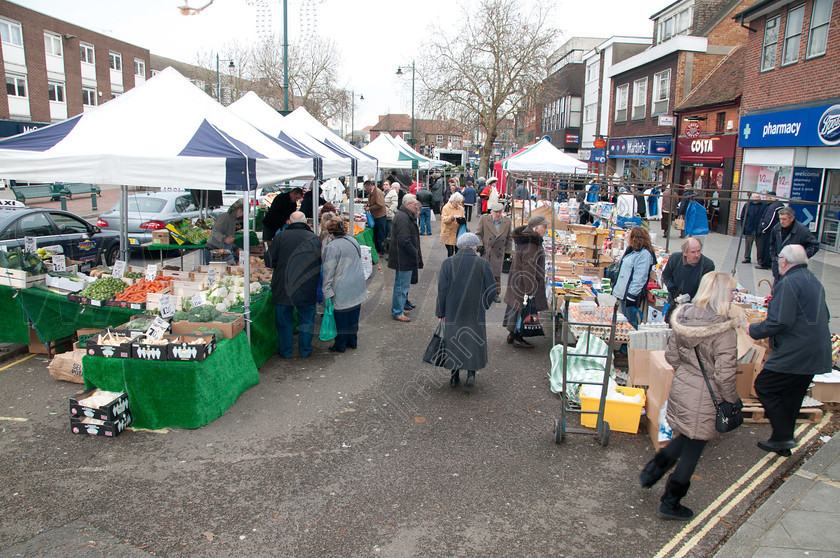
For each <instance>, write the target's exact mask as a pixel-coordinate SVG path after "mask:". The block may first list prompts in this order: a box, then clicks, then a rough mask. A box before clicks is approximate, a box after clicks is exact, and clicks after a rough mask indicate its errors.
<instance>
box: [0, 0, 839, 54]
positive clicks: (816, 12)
mask: <svg viewBox="0 0 840 558" xmlns="http://www.w3.org/2000/svg"><path fill="white" fill-rule="evenodd" d="M831 1H832V0H814V7H813V9H812V10H811V30H810V31H809V32H808V52H807V53H806V54H805V58H811V57H812V56H821V55H823V54H825V44H826V42H827V40H828V21H829V20H830V19H831ZM3 40H4V41H5V40H6V39H3Z"/></svg>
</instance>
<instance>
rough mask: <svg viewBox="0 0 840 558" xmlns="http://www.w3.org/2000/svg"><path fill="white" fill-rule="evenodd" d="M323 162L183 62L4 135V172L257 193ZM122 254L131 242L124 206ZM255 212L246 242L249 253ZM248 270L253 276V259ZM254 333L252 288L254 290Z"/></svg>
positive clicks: (0, 150) (0, 164)
mask: <svg viewBox="0 0 840 558" xmlns="http://www.w3.org/2000/svg"><path fill="white" fill-rule="evenodd" d="M316 164H317V161H316V160H315V159H313V158H312V157H306V156H301V155H300V154H297V153H293V152H290V151H289V150H288V149H286V148H284V147H283V146H282V145H281V144H280V143H279V142H277V141H275V140H273V139H272V138H270V137H268V136H267V135H265V134H264V133H262V132H260V131H259V130H257V129H256V128H254V127H253V126H251V125H250V124H248V123H247V122H245V121H244V120H242V119H241V118H239V117H238V116H236V115H234V114H233V113H231V112H230V111H228V110H227V109H225V108H224V107H223V106H222V105H220V104H219V103H217V102H216V101H214V100H213V99H211V98H210V97H208V96H207V95H206V94H205V93H203V92H201V91H200V90H199V89H198V88H197V87H195V86H194V85H193V84H192V83H190V81H189V80H187V79H186V78H184V77H183V76H182V75H181V74H179V73H178V72H177V71H176V70H174V69H173V68H167V69H165V70H164V71H162V72H161V73H160V74H158V75H157V76H155V77H153V78H151V79H150V80H148V81H146V82H145V83H144V84H142V85H140V86H138V87H135V88H133V89H131V90H129V91H128V92H126V93H125V94H123V95H120V96H119V97H117V98H116V99H113V100H111V101H109V102H107V103H106V104H104V105H102V106H100V107H97V108H96V109H94V110H91V111H89V112H85V113H83V114H81V115H78V116H75V117H73V118H71V119H68V120H66V121H64V122H59V123H57V124H53V125H50V126H46V127H44V128H39V129H37V130H33V131H31V132H27V133H25V134H20V135H17V136H13V137H11V138H7V139H4V140H0V176H2V177H3V178H7V179H16V180H29V181H38V182H56V181H64V182H87V183H92V184H116V185H120V186H121V187H122V192H121V197H120V204H121V206H122V208H123V209H124V208H125V203H126V198H127V194H126V190H125V185H134V186H150V187H180V188H201V189H208V190H232V191H240V192H243V199H244V202H245V205H244V206H245V207H246V208H247V207H249V205H250V200H249V197H250V195H249V192H250V190H254V189H256V188H257V187H259V186H265V185H271V184H275V183H277V182H281V181H283V180H289V179H292V178H312V177H313V176H314V169H315V166H316ZM122 213H123V215H122V217H121V239H120V247H121V257H123V258H125V255H126V249H127V246H128V241H127V234H126V231H125V215H124V211H123V212H122ZM249 236H250V235H249V231H248V219H245V240H244V250H245V253H246V254H247V253H248V252H249ZM245 275H246V277H247V276H250V271H249V259H248V258H247V257H246V259H245ZM245 318H246V323H247V325H248V335H249V338H250V292H249V290H248V289H247V288H246V289H245Z"/></svg>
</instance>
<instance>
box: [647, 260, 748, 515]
mask: <svg viewBox="0 0 840 558" xmlns="http://www.w3.org/2000/svg"><path fill="white" fill-rule="evenodd" d="M737 286H738V282H737V281H736V280H735V279H734V278H733V277H732V276H731V275H728V274H726V273H721V272H716V271H713V272H710V273H707V274H706V275H704V276H703V279H702V280H701V281H700V288H699V289H698V291H697V295H696V296H695V297H694V301H693V302H691V303H687V304H683V305H681V306H679V307H678V308H677V310H676V311H675V312H674V315H673V316H671V327H672V328H673V330H674V332H673V334H672V335H671V338H670V339H669V340H668V349H667V350H666V351H665V359H666V360H667V361H668V363H669V364H670V365H671V366H673V367H674V380H673V383H672V384H671V392H670V394H669V395H668V403H667V411H666V417H667V419H668V424H669V425H670V426H671V428H673V430H674V434H675V437H674V438H673V439H672V440H671V441H670V442H669V443H668V445H667V446H665V447H664V448H662V449H661V450H659V452H658V453H657V454H656V455H654V457H653V459H652V460H651V461H650V462H648V464H647V465H646V466H645V468H644V470H642V473H641V475H639V484H641V485H642V486H643V487H644V488H650V487H652V486H653V485H654V484H656V482H657V481H659V479H661V478H662V476H663V475H664V474H665V473H667V472H668V470H669V469H670V468H671V467H673V466H674V465H675V464H676V468H675V469H674V472H673V473H671V475H670V476H669V477H668V481H667V483H666V484H665V493H664V494H663V495H662V499H661V502H662V503H661V505H660V506H659V515H660V517H662V518H664V519H677V520H687V519H691V518H692V517H693V516H694V512H693V511H691V509H689V508H687V507H685V506H683V505H681V504H680V500H682V498H683V497H685V495H686V494H687V493H688V488H689V486H690V485H691V475H692V474H693V473H694V469H695V468H696V467H697V461H698V460H699V459H700V454H701V453H702V452H703V448H704V447H705V446H706V442H707V441H708V440H713V439H715V438H717V437H718V436H719V434H718V432H717V430H716V429H715V416H716V410H715V404H714V401H712V396H711V394H710V393H709V388H708V386H707V385H706V380H705V379H704V378H703V373H702V372H701V369H700V363H701V362H702V365H703V368H704V369H705V371H706V375H707V376H708V378H709V382H710V383H711V385H712V388H713V390H714V392H715V399H716V400H717V401H719V402H720V401H729V402H730V403H733V404H735V406H736V407H740V406H741V399H740V398H739V397H738V392H737V390H736V387H735V373H736V369H737V337H736V333H735V328H736V327H737V326H738V325H739V324H738V323H737V322H736V320H735V319H732V318H730V317H729V308H730V304H731V302H732V294H733V290H734V289H735V287H737Z"/></svg>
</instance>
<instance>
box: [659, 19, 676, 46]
mask: <svg viewBox="0 0 840 558" xmlns="http://www.w3.org/2000/svg"><path fill="white" fill-rule="evenodd" d="M662 29H663V31H662V40H663V41H667V40H668V39H670V38H671V37H673V36H674V18H668V19H666V20H665V23H663V24H662Z"/></svg>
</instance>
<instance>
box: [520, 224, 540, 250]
mask: <svg viewBox="0 0 840 558" xmlns="http://www.w3.org/2000/svg"><path fill="white" fill-rule="evenodd" d="M513 242H514V243H516V244H536V245H538V246H542V243H543V237H541V236H540V235H538V234H537V231H535V230H534V229H532V228H531V227H529V226H528V225H520V226H518V227H516V228H515V229H513Z"/></svg>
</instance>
